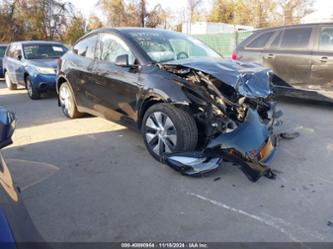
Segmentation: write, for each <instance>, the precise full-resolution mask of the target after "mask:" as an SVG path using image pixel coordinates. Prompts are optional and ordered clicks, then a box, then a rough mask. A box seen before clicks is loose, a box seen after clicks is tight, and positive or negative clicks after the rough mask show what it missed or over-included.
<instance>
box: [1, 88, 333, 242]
mask: <svg viewBox="0 0 333 249" xmlns="http://www.w3.org/2000/svg"><path fill="white" fill-rule="evenodd" d="M0 105H1V106H4V107H5V108H7V109H9V110H11V111H14V112H15V113H16V116H17V120H18V121H17V130H16V132H15V134H14V138H13V139H14V144H13V145H11V146H10V147H8V148H6V149H4V151H3V153H4V156H5V158H6V160H7V161H8V164H9V167H10V169H11V171H12V174H13V177H14V180H15V181H16V183H17V185H18V186H20V188H21V189H22V197H23V200H24V202H25V204H26V206H27V208H28V210H29V212H30V214H31V216H32V218H33V220H34V222H35V224H36V226H37V228H38V229H39V230H40V232H41V234H42V235H43V237H44V238H45V240H46V241H61V242H64V241H65V242H77V241H80V242H84V241H99V242H100V241H102V242H110V241H117V242H121V241H208V242H220V241H227V242H240V241H241V242H258V241H264V242H298V241H302V242H321V241H325V242H326V241H330V242H333V227H332V225H331V224H332V223H330V222H333V191H332V189H333V131H332V127H333V106H328V105H316V104H312V103H306V102H298V101H291V100H288V101H286V100H283V101H280V103H279V107H280V109H281V110H282V111H283V113H284V116H283V125H282V126H281V127H280V128H279V129H280V130H281V131H298V132H299V133H300V136H299V137H298V138H296V139H294V140H291V141H281V143H280V145H279V148H278V151H277V154H276V157H275V160H274V161H273V163H272V164H271V165H270V166H271V167H272V168H273V169H275V170H277V171H278V175H277V179H276V180H270V179H266V178H262V179H260V180H259V181H258V182H257V183H252V182H250V181H248V179H247V178H246V177H245V175H243V173H242V172H241V171H240V170H239V169H238V168H237V167H235V166H232V165H230V164H226V165H225V166H224V167H221V168H220V169H219V170H218V171H216V172H214V173H212V174H210V175H208V176H206V177H200V178H190V177H184V176H182V175H180V174H179V173H177V172H175V171H173V170H172V169H170V168H169V167H168V166H165V165H162V164H160V163H158V162H157V161H155V160H154V159H153V158H152V157H151V156H150V155H149V154H148V152H147V151H146V149H145V147H144V144H143V140H142V138H141V135H140V134H138V133H136V132H135V131H132V130H129V129H127V128H125V127H123V126H120V125H117V124H114V123H112V122H108V121H105V120H103V119H100V118H95V117H89V116H87V117H84V118H81V119H76V120H68V119H66V118H65V117H64V115H63V114H62V113H61V110H60V109H59V108H58V107H57V101H56V98H55V96H54V95H48V96H46V97H45V98H43V99H41V100H38V101H32V100H30V99H29V98H28V96H27V94H26V91H25V90H24V89H21V90H16V91H9V90H7V89H6V88H5V84H4V83H3V82H0ZM219 177H220V178H219Z"/></svg>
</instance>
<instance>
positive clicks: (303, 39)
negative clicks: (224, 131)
mask: <svg viewBox="0 0 333 249" xmlns="http://www.w3.org/2000/svg"><path fill="white" fill-rule="evenodd" d="M232 57H233V59H237V60H241V61H251V62H256V63H259V64H261V65H263V66H265V67H269V68H271V69H272V70H273V72H274V74H275V75H276V76H275V77H274V79H273V84H274V91H275V92H276V94H279V95H286V96H291V97H299V98H310V99H313V100H320V101H329V102H332V101H333V23H318V24H302V25H292V26H283V27H275V28H269V29H261V30H258V31H256V32H254V33H253V34H252V35H251V36H250V37H248V38H247V39H246V40H245V41H243V42H242V43H241V44H239V46H237V48H236V50H235V52H234V53H233V56H232Z"/></svg>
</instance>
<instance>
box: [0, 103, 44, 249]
mask: <svg viewBox="0 0 333 249" xmlns="http://www.w3.org/2000/svg"><path fill="white" fill-rule="evenodd" d="M14 129H15V116H14V114H13V113H11V112H8V111H6V110H5V109H3V108H1V107H0V248H5V249H15V248H31V249H32V248H46V246H47V245H45V244H44V245H42V244H40V245H38V244H28V243H31V242H33V243H36V242H38V243H40V242H42V241H43V240H42V238H41V236H40V234H39V232H38V231H37V230H36V228H35V226H34V225H33V222H32V220H31V218H30V216H29V214H28V212H27V210H26V208H25V206H24V204H23V203H22V199H21V198H20V193H19V191H18V189H17V188H16V186H15V185H14V182H13V179H12V176H11V174H10V171H9V169H8V166H7V164H6V162H5V160H4V158H3V156H2V154H1V149H2V148H4V147H6V146H8V145H10V144H11V143H12V139H11V137H12V134H13V132H14ZM18 242H19V243H18Z"/></svg>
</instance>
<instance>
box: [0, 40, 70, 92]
mask: <svg viewBox="0 0 333 249" xmlns="http://www.w3.org/2000/svg"><path fill="white" fill-rule="evenodd" d="M65 52H67V48H66V47H65V46H64V45H63V44H62V43H59V42H53V41H52V42H51V41H24V42H13V43H11V44H10V45H9V47H8V49H7V50H6V54H5V56H4V58H3V68H4V69H3V70H4V75H5V81H6V84H7V87H8V88H9V89H10V90H15V89H16V88H17V85H18V84H20V85H23V86H24V87H26V89H27V90H28V95H29V97H30V98H31V99H39V98H40V95H41V93H43V92H46V91H48V90H54V91H55V85H56V68H57V61H58V59H59V58H60V57H61V56H62V55H63V54H64V53H65Z"/></svg>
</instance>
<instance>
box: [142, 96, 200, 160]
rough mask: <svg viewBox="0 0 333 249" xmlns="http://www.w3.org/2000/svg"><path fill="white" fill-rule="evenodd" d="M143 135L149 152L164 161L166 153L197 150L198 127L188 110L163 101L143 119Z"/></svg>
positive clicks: (153, 107)
mask: <svg viewBox="0 0 333 249" xmlns="http://www.w3.org/2000/svg"><path fill="white" fill-rule="evenodd" d="M142 135H143V139H144V142H145V145H146V147H147V149H148V151H149V153H150V154H151V155H152V156H153V157H154V158H155V159H156V160H158V161H162V158H163V155H164V154H165V153H174V152H186V151H192V150H195V148H196V146H197V143H198V128H197V125H196V123H195V120H194V118H193V117H192V116H191V115H190V114H189V113H188V112H186V111H184V110H182V109H179V108H177V107H175V106H172V105H170V104H166V103H161V104H156V105H153V106H152V107H150V108H149V109H148V110H147V111H146V113H145V115H144V117H143V121H142Z"/></svg>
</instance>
